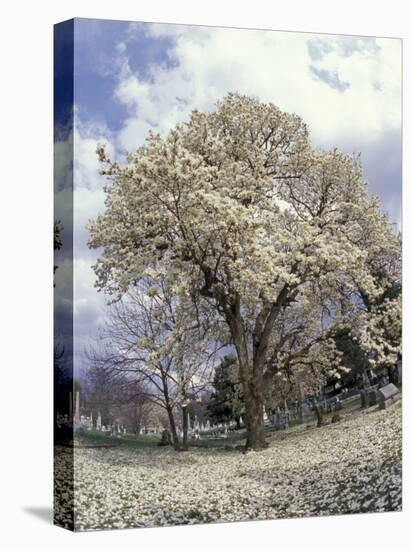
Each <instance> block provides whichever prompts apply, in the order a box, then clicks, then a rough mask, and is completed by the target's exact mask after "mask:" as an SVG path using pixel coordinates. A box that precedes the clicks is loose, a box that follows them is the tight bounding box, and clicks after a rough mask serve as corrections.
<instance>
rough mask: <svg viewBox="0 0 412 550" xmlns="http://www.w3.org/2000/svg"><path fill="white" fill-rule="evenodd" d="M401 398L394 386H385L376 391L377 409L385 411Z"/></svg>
mask: <svg viewBox="0 0 412 550" xmlns="http://www.w3.org/2000/svg"><path fill="white" fill-rule="evenodd" d="M400 397H401V393H400V391H399V389H398V388H397V387H396V386H395V384H387V385H386V386H383V388H380V389H379V390H378V400H379V408H380V409H386V408H388V407H389V406H390V405H392V404H393V403H396V401H398V400H399V399H400Z"/></svg>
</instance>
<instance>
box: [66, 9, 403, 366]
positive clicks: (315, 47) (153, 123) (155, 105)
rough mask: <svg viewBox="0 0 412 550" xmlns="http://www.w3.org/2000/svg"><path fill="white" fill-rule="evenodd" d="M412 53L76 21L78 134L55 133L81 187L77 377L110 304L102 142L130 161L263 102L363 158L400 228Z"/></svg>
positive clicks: (382, 46)
mask: <svg viewBox="0 0 412 550" xmlns="http://www.w3.org/2000/svg"><path fill="white" fill-rule="evenodd" d="M401 47H402V46H401V41H400V40H399V39H390V38H375V37H362V36H344V35H328V34H309V33H296V32H279V31H260V30H245V29H230V28H219V27H201V26H186V25H174V24H147V23H133V22H125V21H109V20H106V21H105V20H94V19H75V22H74V127H73V131H72V132H70V134H69V135H67V132H66V133H65V132H64V131H62V132H60V133H59V132H57V133H56V137H55V147H56V151H59V152H60V154H59V155H56V164H57V166H56V168H55V169H56V173H57V179H58V180H59V181H62V182H64V181H68V180H71V178H73V188H74V206H73V207H74V221H73V225H74V247H75V259H74V266H73V267H74V289H75V290H74V319H75V321H74V326H75V357H76V368H81V367H82V364H83V362H84V349H85V347H87V346H88V345H89V344H90V343H93V340H94V339H95V338H96V336H97V335H98V331H99V326H102V324H103V322H104V310H105V303H106V298H105V296H104V295H103V294H102V293H98V292H97V291H96V290H95V289H94V280H95V276H94V273H93V271H92V268H91V266H92V265H93V263H94V261H95V259H96V258H97V256H98V254H99V251H90V250H89V249H88V247H87V240H88V234H87V230H86V224H87V222H88V221H89V220H90V219H94V218H95V217H96V215H97V214H98V213H99V212H102V211H103V210H104V190H103V185H104V184H105V180H104V178H103V177H102V176H100V175H99V173H98V170H99V165H98V161H97V156H96V147H97V144H98V143H105V144H106V146H107V149H108V151H109V153H110V155H111V157H112V158H116V159H118V160H122V159H124V155H125V154H126V153H127V152H129V151H133V150H135V149H136V148H137V147H138V146H139V145H141V144H142V143H143V142H144V139H145V136H146V135H147V133H148V131H149V130H150V129H154V130H156V131H158V132H160V133H162V134H164V133H166V132H167V131H168V130H169V129H171V128H172V127H173V126H175V124H176V123H178V122H182V121H185V120H187V119H188V116H189V113H190V111H191V110H192V109H195V108H196V109H199V110H212V109H213V107H214V104H215V102H216V101H217V100H218V99H220V98H222V97H223V96H224V95H225V94H226V93H228V92H231V91H232V92H234V91H237V92H239V93H242V94H248V95H252V96H254V97H257V98H259V99H260V100H261V101H264V102H266V101H270V102H272V103H275V104H276V105H277V106H278V107H280V108H281V109H282V110H283V111H287V112H294V113H296V114H298V115H299V116H301V117H302V118H303V120H304V121H305V122H306V123H307V124H308V126H309V129H310V136H311V141H312V144H313V145H314V146H316V147H319V148H321V149H331V148H333V147H338V148H340V149H341V150H343V151H345V152H348V153H353V152H356V153H361V159H362V164H363V169H364V177H365V179H366V181H367V182H368V185H369V190H370V192H371V193H373V194H375V195H378V196H379V197H380V199H381V202H382V206H383V208H384V210H385V211H386V213H387V215H388V217H389V219H390V220H391V221H393V222H394V223H395V224H398V226H399V227H400V224H401V195H402V188H401V185H402V158H401V154H402V153H401V123H402V118H401V89H402V82H401ZM57 122H59V121H57ZM71 143H73V151H74V164H73V170H72V167H71V163H70V159H69V156H70V151H71ZM59 192H61V193H65V192H66V193H67V192H68V191H67V188H64V185H61V186H60V191H59ZM69 215H70V212H69V210H68V212H67V216H69ZM62 217H63V218H64V214H63V215H62ZM66 223H67V221H66ZM63 224H65V220H64V219H63ZM65 261H67V262H68V263H69V261H70V260H69V259H67V260H65ZM70 272H71V271H70V269H66V270H65V269H64V266H61V268H60V269H59V270H58V271H57V273H56V283H57V282H59V284H60V285H62V286H63V287H64V285H66V287H67V288H68V289H69V288H70V285H71V283H70V281H69V280H68V279H69V274H70ZM65 277H66V280H65ZM63 294H64V292H63Z"/></svg>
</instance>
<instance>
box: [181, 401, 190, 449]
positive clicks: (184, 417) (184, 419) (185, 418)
mask: <svg viewBox="0 0 412 550" xmlns="http://www.w3.org/2000/svg"><path fill="white" fill-rule="evenodd" d="M188 421H189V414H188V411H187V407H186V406H184V407H182V428H183V447H184V448H187V430H188V424H189V422H188Z"/></svg>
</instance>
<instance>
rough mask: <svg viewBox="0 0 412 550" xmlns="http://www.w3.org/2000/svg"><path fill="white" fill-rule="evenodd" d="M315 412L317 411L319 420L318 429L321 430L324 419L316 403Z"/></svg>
mask: <svg viewBox="0 0 412 550" xmlns="http://www.w3.org/2000/svg"><path fill="white" fill-rule="evenodd" d="M314 410H315V414H316V418H317V420H318V423H317V427H318V428H320V427H321V426H322V424H323V417H322V411H321V409H320V407H319V405H318V403H315V405H314Z"/></svg>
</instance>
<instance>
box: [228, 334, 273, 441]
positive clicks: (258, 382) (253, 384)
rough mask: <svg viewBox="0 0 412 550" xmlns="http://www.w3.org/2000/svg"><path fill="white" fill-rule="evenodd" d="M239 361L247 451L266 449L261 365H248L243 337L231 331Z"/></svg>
mask: <svg viewBox="0 0 412 550" xmlns="http://www.w3.org/2000/svg"><path fill="white" fill-rule="evenodd" d="M232 335H233V339H234V342H235V346H236V351H237V355H238V360H239V378H240V383H241V385H242V389H243V398H244V403H245V420H244V421H245V426H246V446H245V448H246V449H247V450H249V449H250V450H254V451H259V450H261V449H265V448H266V447H267V443H266V439H265V430H264V423H263V410H264V402H265V399H264V392H263V387H264V384H263V365H260V364H257V365H250V363H249V357H248V352H247V346H246V340H245V335H244V333H242V331H239V330H237V331H232Z"/></svg>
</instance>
